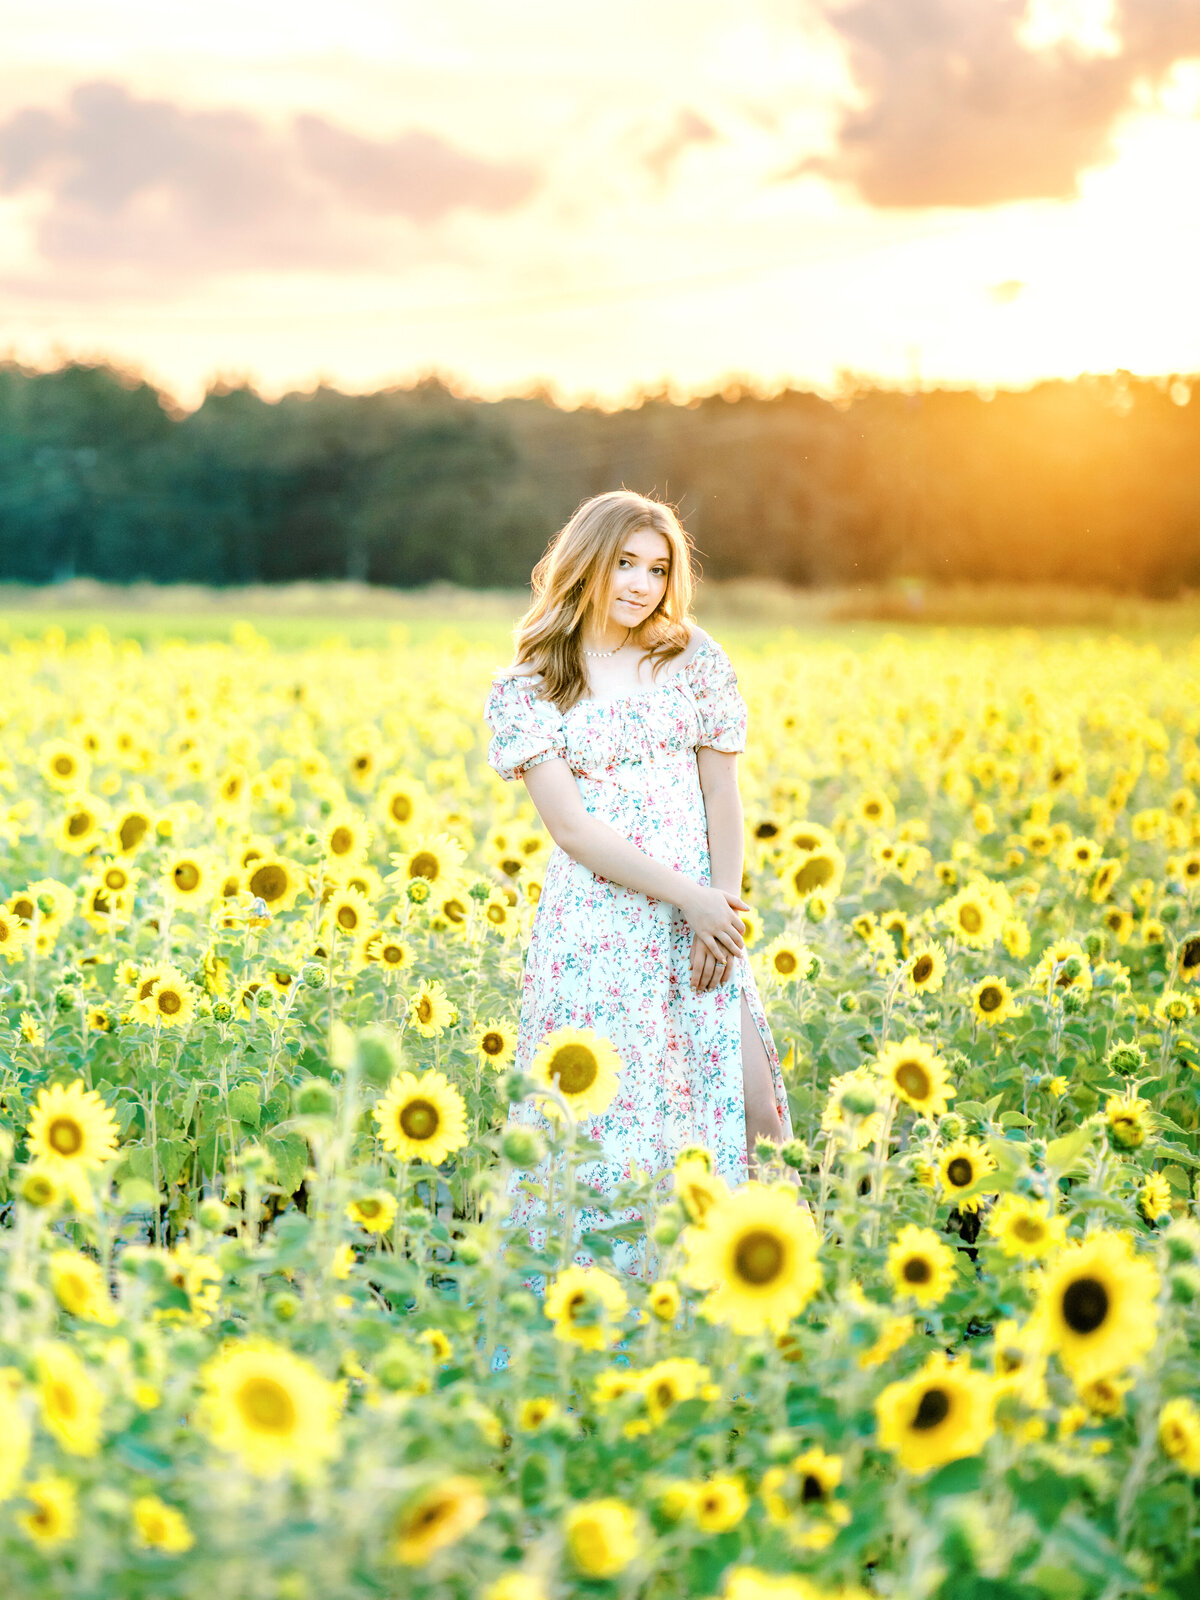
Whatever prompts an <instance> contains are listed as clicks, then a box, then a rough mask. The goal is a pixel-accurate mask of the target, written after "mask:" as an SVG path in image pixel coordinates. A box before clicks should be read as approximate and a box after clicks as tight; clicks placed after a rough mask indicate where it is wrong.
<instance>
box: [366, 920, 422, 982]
mask: <svg viewBox="0 0 1200 1600" xmlns="http://www.w3.org/2000/svg"><path fill="white" fill-rule="evenodd" d="M365 949H366V956H367V960H368V961H369V962H371V963H372V964H373V965H375V966H377V967H379V968H380V969H381V970H382V972H383V975H384V977H385V978H394V977H395V976H396V974H397V973H399V972H404V971H405V970H406V969H407V968H408V967H411V966H412V964H413V947H412V945H410V944H409V943H408V942H407V940H404V939H402V938H400V936H399V934H397V933H394V932H392V931H391V930H390V929H388V928H380V929H379V931H378V932H377V933H373V934H372V935H371V936H370V938H369V939H368V940H367V942H366V946H365Z"/></svg>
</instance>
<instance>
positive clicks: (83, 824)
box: [55, 794, 106, 856]
mask: <svg viewBox="0 0 1200 1600" xmlns="http://www.w3.org/2000/svg"><path fill="white" fill-rule="evenodd" d="M105 809H106V808H105V807H104V805H103V803H102V802H101V801H99V800H95V799H93V798H92V796H91V795H86V794H83V795H75V796H73V797H72V798H71V799H70V800H69V801H68V802H67V809H66V811H65V813H64V814H63V817H62V820H61V821H60V822H59V825H58V831H57V833H56V834H55V843H56V844H57V845H58V848H59V849H60V850H65V851H66V852H67V854H68V855H73V856H85V855H87V853H88V851H89V850H93V849H95V847H96V846H97V845H98V844H99V843H100V840H101V837H102V834H103V829H104V822H105Z"/></svg>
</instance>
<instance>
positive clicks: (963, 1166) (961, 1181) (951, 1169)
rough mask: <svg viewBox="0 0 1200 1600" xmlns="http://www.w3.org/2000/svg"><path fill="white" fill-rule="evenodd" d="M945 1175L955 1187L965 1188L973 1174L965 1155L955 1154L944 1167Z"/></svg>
mask: <svg viewBox="0 0 1200 1600" xmlns="http://www.w3.org/2000/svg"><path fill="white" fill-rule="evenodd" d="M946 1176H947V1178H949V1180H950V1182H951V1183H952V1184H953V1185H954V1187H955V1188H956V1189H965V1188H966V1187H967V1185H968V1184H969V1183H970V1181H971V1179H972V1177H973V1176H974V1173H973V1169H972V1167H971V1163H970V1162H969V1161H968V1160H967V1158H966V1156H955V1158H954V1160H953V1161H952V1162H951V1163H950V1165H949V1166H948V1167H947V1168H946Z"/></svg>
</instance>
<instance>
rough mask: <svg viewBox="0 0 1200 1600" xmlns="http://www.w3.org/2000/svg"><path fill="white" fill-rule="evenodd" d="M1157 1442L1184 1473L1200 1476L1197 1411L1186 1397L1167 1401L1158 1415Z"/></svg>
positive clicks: (1198, 1415)
mask: <svg viewBox="0 0 1200 1600" xmlns="http://www.w3.org/2000/svg"><path fill="white" fill-rule="evenodd" d="M1158 1443H1159V1446H1160V1448H1161V1449H1162V1452H1163V1454H1164V1455H1165V1456H1167V1457H1169V1458H1170V1460H1172V1461H1174V1462H1176V1463H1177V1464H1178V1465H1179V1466H1181V1467H1182V1468H1183V1470H1184V1471H1185V1472H1190V1473H1191V1475H1192V1476H1193V1477H1196V1476H1198V1475H1200V1411H1197V1409H1196V1405H1195V1402H1194V1401H1192V1400H1189V1399H1188V1398H1187V1397H1186V1396H1185V1395H1179V1396H1177V1397H1176V1398H1175V1399H1174V1400H1168V1401H1167V1403H1166V1405H1165V1406H1163V1408H1162V1410H1161V1411H1160V1412H1159V1414H1158Z"/></svg>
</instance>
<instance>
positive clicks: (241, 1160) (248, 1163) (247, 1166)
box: [238, 1144, 272, 1177]
mask: <svg viewBox="0 0 1200 1600" xmlns="http://www.w3.org/2000/svg"><path fill="white" fill-rule="evenodd" d="M238 1165H239V1166H240V1167H241V1169H242V1171H243V1172H244V1173H246V1174H247V1176H256V1177H266V1176H267V1175H268V1174H269V1173H270V1171H271V1167H272V1162H271V1153H270V1151H269V1150H264V1149H263V1147H262V1145H260V1144H248V1145H245V1146H244V1147H243V1148H242V1149H241V1150H240V1151H239V1152H238Z"/></svg>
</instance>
